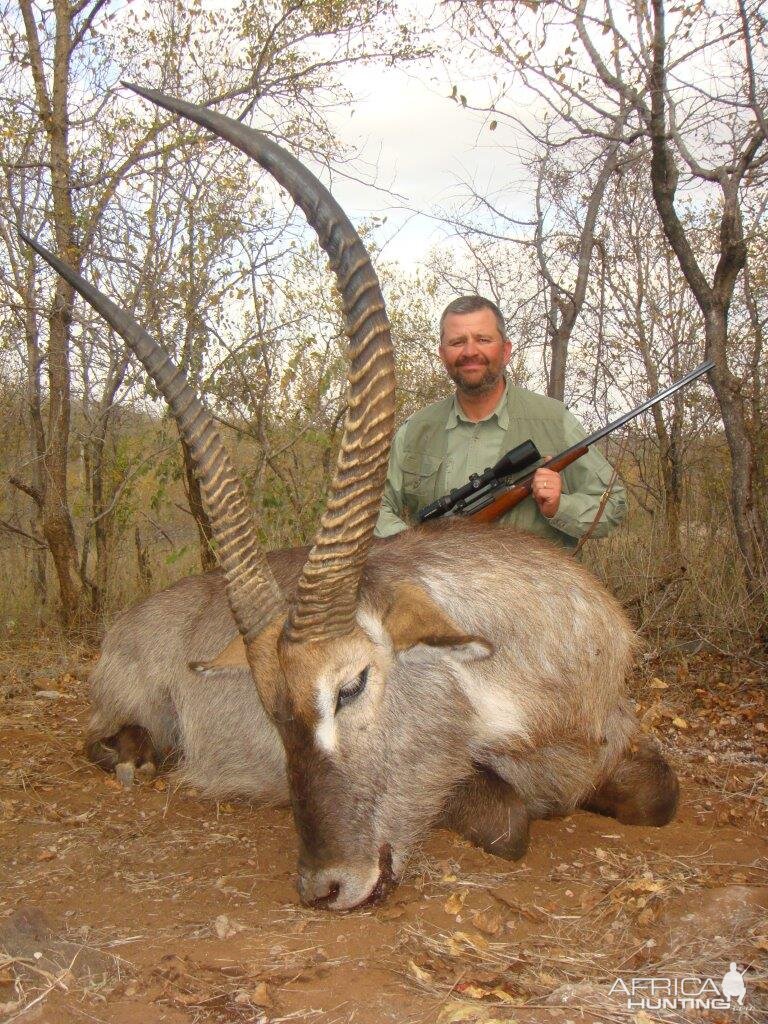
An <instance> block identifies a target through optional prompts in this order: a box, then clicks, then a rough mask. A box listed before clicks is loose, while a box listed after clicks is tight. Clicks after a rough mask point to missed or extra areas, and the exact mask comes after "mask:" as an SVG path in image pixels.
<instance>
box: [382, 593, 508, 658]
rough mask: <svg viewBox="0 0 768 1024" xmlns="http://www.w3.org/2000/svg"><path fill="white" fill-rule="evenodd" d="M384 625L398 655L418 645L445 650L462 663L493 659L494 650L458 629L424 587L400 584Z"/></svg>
mask: <svg viewBox="0 0 768 1024" xmlns="http://www.w3.org/2000/svg"><path fill="white" fill-rule="evenodd" d="M383 624H384V628H385V629H386V631H387V632H388V633H389V635H390V637H391V639H392V645H393V647H394V648H395V651H396V652H397V653H398V654H399V653H400V652H401V651H407V650H410V648H411V647H415V646H416V644H426V645H427V647H442V648H445V649H448V650H450V651H451V653H452V654H454V655H455V656H456V657H458V658H459V659H460V660H461V661H480V660H482V659H483V658H488V657H490V655H491V654H493V651H494V648H493V644H491V643H490V642H489V641H488V640H486V639H485V638H484V637H481V636H473V635H471V634H468V633H465V632H464V631H463V630H461V629H459V627H458V626H457V625H456V623H455V622H453V620H452V619H451V618H450V616H448V615H447V614H446V613H445V612H444V611H443V609H442V608H441V607H440V606H439V605H438V604H436V603H435V602H434V601H433V600H432V598H431V597H430V596H429V594H428V593H427V592H426V590H424V589H423V588H422V587H419V586H417V585H416V584H415V583H398V584H396V585H395V586H394V587H392V589H391V591H390V593H389V600H388V602H387V608H386V611H385V613H384V618H383Z"/></svg>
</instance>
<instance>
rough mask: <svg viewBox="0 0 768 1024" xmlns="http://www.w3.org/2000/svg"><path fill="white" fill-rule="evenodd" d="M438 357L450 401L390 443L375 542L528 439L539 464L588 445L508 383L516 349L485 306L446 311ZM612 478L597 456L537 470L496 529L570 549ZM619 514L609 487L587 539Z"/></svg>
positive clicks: (616, 495) (476, 299) (470, 298)
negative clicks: (514, 529)
mask: <svg viewBox="0 0 768 1024" xmlns="http://www.w3.org/2000/svg"><path fill="white" fill-rule="evenodd" d="M439 351H440V358H441V360H442V362H443V366H444V367H445V369H446V371H447V372H448V376H449V377H450V378H451V380H452V381H453V382H454V383H455V385H456V394H455V395H454V396H453V397H452V398H447V399H444V400H443V401H442V402H435V403H434V404H433V405H429V406H427V407H426V408H425V409H421V410H420V411H419V412H417V413H414V415H413V416H411V417H410V419H408V420H406V422H405V423H404V424H403V425H402V427H400V429H399V430H398V431H397V433H396V434H395V439H394V442H393V444H392V451H391V454H390V460H389V474H388V476H387V484H386V487H385V490H384V500H383V503H382V508H381V512H380V513H379V521H378V523H377V525H376V536H377V537H390V536H392V535H393V534H395V533H399V532H400V530H404V529H406V527H407V525H408V522H406V520H408V521H410V522H417V521H418V520H417V519H416V514H417V513H418V511H419V510H420V509H422V508H424V507H425V506H426V505H429V504H430V503H431V502H432V501H434V500H435V499H436V498H439V497H440V495H442V494H445V493H447V492H448V491H450V490H451V489H452V488H454V487H459V486H461V485H462V484H464V483H466V481H467V480H468V479H469V476H470V474H472V473H480V472H482V471H483V470H484V469H485V468H486V467H488V466H492V465H493V464H494V463H495V462H497V461H498V459H499V458H500V457H501V455H503V454H504V452H507V451H509V450H510V449H511V448H514V447H515V446H516V445H518V444H521V443H522V442H523V441H525V440H527V439H528V438H531V439H532V441H533V442H534V444H535V445H536V447H537V448H538V449H539V451H540V452H541V453H542V455H555V454H557V453H558V452H560V451H562V450H563V449H565V448H568V447H570V446H571V445H572V444H574V443H575V442H576V441H579V440H581V438H583V437H584V436H585V434H584V430H583V429H582V427H581V426H580V424H579V423H578V421H577V420H576V419H574V417H573V416H572V415H571V414H570V413H569V412H568V410H567V409H566V408H565V406H564V405H563V404H562V402H558V401H555V399H552V398H545V397H544V396H543V395H537V394H534V393H533V392H531V391H526V390H525V389H523V388H516V387H512V386H511V385H510V384H508V382H507V379H506V375H505V372H504V371H505V367H506V366H507V363H508V362H509V358H510V356H511V354H512V345H511V343H510V341H509V338H508V337H507V332H506V327H505V325H504V319H503V317H502V315H501V311H500V310H499V307H498V306H497V305H496V304H495V303H494V302H491V301H490V300H489V299H484V298H482V296H480V295H466V296H463V297H462V298H459V299H454V301H453V302H451V303H449V305H448V306H446V308H445V310H444V312H443V315H442V317H441V318H440V349H439ZM612 475H613V470H612V469H611V467H610V466H609V465H608V463H607V462H606V461H605V459H604V458H603V457H602V455H600V453H599V452H598V451H596V450H595V449H594V448H591V449H590V450H589V452H588V453H587V454H586V455H584V456H583V457H582V458H581V459H578V460H577V461H576V462H574V463H573V464H572V465H570V466H569V467H568V468H567V469H566V470H564V471H563V472H562V473H555V472H554V471H553V470H550V469H547V468H546V467H545V466H542V467H541V468H540V469H537V470H536V473H535V474H534V478H533V495H532V498H528V499H526V500H525V501H522V502H521V503H520V504H519V505H518V506H517V508H514V509H512V511H510V512H508V513H507V514H506V515H505V516H504V517H503V520H502V521H503V522H505V523H514V525H516V526H518V527H520V529H523V530H528V531H530V532H531V533H536V534H539V535H540V536H542V537H547V538H549V539H550V540H554V541H556V542H557V543H559V544H562V545H563V546H565V547H567V548H574V547H575V546H576V544H577V543H578V539H579V538H580V537H582V536H583V535H584V534H585V533H586V532H587V530H590V528H591V527H592V524H593V522H594V520H595V517H596V516H597V512H598V509H599V507H600V504H601V501H602V500H603V496H604V494H605V492H606V490H607V489H608V488H609V485H610V481H611V478H612ZM625 515H626V498H625V494H624V488H623V487H622V486H621V485H620V484H619V483H618V482H614V484H613V487H612V488H611V490H610V494H609V496H608V498H607V500H606V502H605V506H604V508H603V511H602V514H601V516H600V519H599V521H598V523H597V525H596V526H595V527H594V529H592V532H591V536H593V537H604V536H605V535H606V534H607V533H608V532H609V531H610V530H611V529H613V527H614V526H616V525H617V524H618V523H620V522H621V520H622V519H623V518H624V516H625Z"/></svg>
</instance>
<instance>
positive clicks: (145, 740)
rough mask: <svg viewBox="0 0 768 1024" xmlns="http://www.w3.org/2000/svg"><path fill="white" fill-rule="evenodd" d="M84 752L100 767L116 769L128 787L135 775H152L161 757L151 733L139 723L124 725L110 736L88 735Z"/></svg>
mask: <svg viewBox="0 0 768 1024" xmlns="http://www.w3.org/2000/svg"><path fill="white" fill-rule="evenodd" d="M85 753H86V756H87V757H88V759H89V760H90V761H92V762H93V763H94V764H96V765H98V766H99V768H103V769H104V771H114V773H115V775H116V776H117V778H118V780H119V781H120V783H121V784H122V785H123V786H125V788H126V789H130V787H131V786H132V785H133V783H134V779H135V777H136V775H141V776H143V777H144V778H146V779H151V778H152V777H153V776H154V775H155V773H156V771H157V765H158V760H159V758H158V756H157V751H156V750H155V747H154V744H153V743H152V737H151V736H150V735H149V733H148V732H147V730H146V729H144V728H143V727H142V726H140V725H124V726H122V727H121V728H120V729H118V730H117V732H116V733H113V735H111V736H92V737H89V738H88V739H86V741H85Z"/></svg>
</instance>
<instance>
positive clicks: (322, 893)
mask: <svg viewBox="0 0 768 1024" xmlns="http://www.w3.org/2000/svg"><path fill="white" fill-rule="evenodd" d="M334 874H335V872H333V873H329V872H326V871H319V872H317V873H308V872H306V873H305V872H303V871H302V872H300V873H299V878H298V883H297V885H298V890H299V899H300V900H301V902H302V903H304V904H306V905H307V906H322V905H323V904H332V903H333V902H334V901H335V900H336V899H337V897H338V895H339V892H340V890H341V882H340V881H339V880H338V879H337V878H334V877H333V875H334Z"/></svg>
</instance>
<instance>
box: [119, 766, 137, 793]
mask: <svg viewBox="0 0 768 1024" xmlns="http://www.w3.org/2000/svg"><path fill="white" fill-rule="evenodd" d="M115 775H116V776H117V781H118V782H119V783H120V785H121V786H122V787H123V789H133V783H134V779H135V775H136V769H135V768H134V766H133V764H132V763H131V762H130V761H123V762H122V764H119V765H118V766H117V767H116V768H115Z"/></svg>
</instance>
